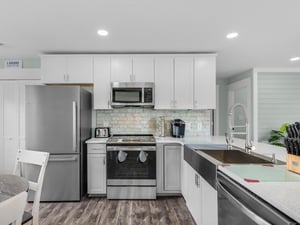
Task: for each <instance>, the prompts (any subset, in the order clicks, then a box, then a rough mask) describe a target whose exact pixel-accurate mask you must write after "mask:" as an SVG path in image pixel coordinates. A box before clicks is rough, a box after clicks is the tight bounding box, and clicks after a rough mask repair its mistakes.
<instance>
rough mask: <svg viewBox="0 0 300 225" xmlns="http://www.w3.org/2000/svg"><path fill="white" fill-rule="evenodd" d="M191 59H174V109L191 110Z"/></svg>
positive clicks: (192, 70) (192, 69) (192, 68)
mask: <svg viewBox="0 0 300 225" xmlns="http://www.w3.org/2000/svg"><path fill="white" fill-rule="evenodd" d="M193 66H194V62H193V57H188V56H186V57H176V58H175V102H174V105H175V108H176V109H192V108H193V86H194V85H193V75H194V67H193Z"/></svg>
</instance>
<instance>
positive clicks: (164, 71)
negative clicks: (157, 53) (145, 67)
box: [155, 57, 174, 109]
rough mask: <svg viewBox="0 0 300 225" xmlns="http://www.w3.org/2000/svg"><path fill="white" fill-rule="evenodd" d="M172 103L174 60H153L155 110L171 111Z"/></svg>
mask: <svg viewBox="0 0 300 225" xmlns="http://www.w3.org/2000/svg"><path fill="white" fill-rule="evenodd" d="M173 103H174V59H173V57H156V58H155V109H172V108H173V106H174V105H173Z"/></svg>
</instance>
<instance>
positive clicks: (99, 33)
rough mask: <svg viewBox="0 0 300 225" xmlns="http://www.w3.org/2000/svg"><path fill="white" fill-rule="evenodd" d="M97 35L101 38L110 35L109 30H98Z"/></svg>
mask: <svg viewBox="0 0 300 225" xmlns="http://www.w3.org/2000/svg"><path fill="white" fill-rule="evenodd" d="M97 33H98V35H100V36H107V35H108V31H107V30H98V31H97Z"/></svg>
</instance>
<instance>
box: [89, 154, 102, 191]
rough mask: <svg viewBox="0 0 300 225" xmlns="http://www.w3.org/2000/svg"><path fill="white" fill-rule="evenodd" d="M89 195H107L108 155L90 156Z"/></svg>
mask: <svg viewBox="0 0 300 225" xmlns="http://www.w3.org/2000/svg"><path fill="white" fill-rule="evenodd" d="M88 194H106V154H88Z"/></svg>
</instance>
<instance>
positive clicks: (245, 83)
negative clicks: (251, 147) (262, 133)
mask: <svg viewBox="0 0 300 225" xmlns="http://www.w3.org/2000/svg"><path fill="white" fill-rule="evenodd" d="M250 87H251V80H250V78H247V79H244V80H241V81H237V82H235V83H232V84H230V85H228V111H229V110H230V108H231V106H232V105H233V104H235V103H241V104H243V105H244V106H245V108H246V113H247V115H246V117H247V118H248V123H249V126H250V127H249V128H250V129H249V130H250V134H249V137H250V139H251V137H252V130H253V128H252V126H251V125H252V114H251V91H250ZM245 120H246V118H245V115H244V113H243V111H242V110H241V108H239V107H238V108H236V109H235V110H234V111H233V115H232V123H233V124H232V125H234V126H242V125H245ZM235 131H241V132H242V131H245V128H236V129H235ZM235 136H236V137H239V138H243V139H245V135H235Z"/></svg>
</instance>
